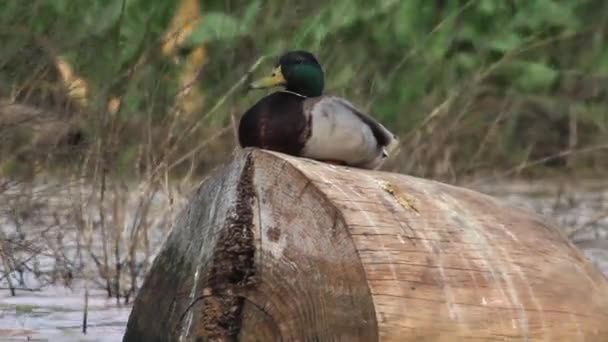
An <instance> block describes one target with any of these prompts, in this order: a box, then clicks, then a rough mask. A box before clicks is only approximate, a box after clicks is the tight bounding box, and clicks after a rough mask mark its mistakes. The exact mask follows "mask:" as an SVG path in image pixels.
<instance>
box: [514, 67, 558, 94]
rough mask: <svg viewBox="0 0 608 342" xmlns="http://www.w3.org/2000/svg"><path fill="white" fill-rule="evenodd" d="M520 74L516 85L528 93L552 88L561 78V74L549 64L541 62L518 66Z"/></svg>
mask: <svg viewBox="0 0 608 342" xmlns="http://www.w3.org/2000/svg"><path fill="white" fill-rule="evenodd" d="M518 66H519V68H518V69H519V70H520V74H519V77H517V79H516V83H517V84H518V85H519V87H520V88H522V89H523V90H526V91H534V90H545V89H547V88H548V87H550V86H551V85H552V84H553V82H555V80H556V79H557V77H558V76H559V72H558V71H557V70H555V69H553V68H551V67H550V66H548V65H547V64H544V63H540V62H525V61H522V62H520V63H519V64H518Z"/></svg>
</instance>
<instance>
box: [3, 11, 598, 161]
mask: <svg viewBox="0 0 608 342" xmlns="http://www.w3.org/2000/svg"><path fill="white" fill-rule="evenodd" d="M176 3H177V2H174V1H148V0H90V1H71V0H52V1H38V2H34V3H30V2H26V1H3V2H0V22H1V26H0V36H2V37H3V51H2V53H1V54H0V82H2V83H6V82H8V83H11V84H13V83H21V82H24V80H25V79H26V78H27V75H25V74H26V73H28V72H30V73H31V71H32V68H29V67H28V68H23V67H21V65H20V63H23V60H22V58H20V57H19V56H20V55H21V54H23V51H24V49H27V48H28V47H27V46H31V42H30V40H32V39H33V37H35V36H36V35H44V36H45V37H47V38H48V39H49V41H51V42H52V43H53V44H55V47H56V49H57V51H61V53H62V54H63V55H65V56H67V57H68V59H69V60H70V61H71V62H72V63H74V66H75V68H76V70H77V71H78V72H79V73H81V74H82V75H84V76H85V77H86V78H87V80H89V81H90V83H91V88H92V89H97V93H96V94H98V95H99V96H101V98H102V99H104V98H105V96H106V95H107V93H108V92H110V93H112V92H118V93H121V94H123V95H124V106H123V109H122V111H121V114H120V115H121V117H122V118H123V119H124V120H142V121H143V120H148V118H150V117H152V119H153V120H154V121H155V122H157V123H158V124H159V125H161V124H162V123H163V122H164V119H165V118H166V116H167V115H168V114H167V113H168V112H169V108H170V106H171V103H172V102H171V99H172V98H173V95H175V94H176V93H177V92H178V91H179V86H178V84H177V76H176V75H177V72H178V70H179V69H178V68H177V67H176V66H175V65H173V64H172V63H171V61H169V60H168V59H164V58H160V57H159V56H158V54H157V52H158V45H159V42H160V40H161V39H162V38H161V37H162V34H163V32H164V30H165V29H166V28H167V25H168V23H169V21H170V20H171V16H172V15H173V10H174V8H175V6H176ZM201 7H202V14H203V20H202V21H201V22H200V24H199V25H198V26H197V27H196V29H195V30H194V32H193V34H192V35H191V36H190V38H189V40H188V42H187V46H186V48H188V47H190V48H191V47H193V46H196V45H199V44H205V45H206V46H207V49H208V51H207V52H208V54H209V59H208V63H207V65H206V66H205V70H204V72H203V74H202V75H203V77H202V78H201V82H200V85H199V86H200V87H201V88H202V89H203V90H204V92H205V93H206V95H207V96H206V97H207V98H209V99H212V100H210V101H209V102H208V107H207V108H208V109H209V108H210V107H212V106H213V105H214V104H215V103H214V102H213V99H218V98H220V97H221V96H222V95H223V94H225V93H226V92H227V91H228V90H229V89H231V87H233V85H234V84H235V82H236V81H237V80H238V79H240V78H241V77H242V76H243V75H244V74H245V73H246V72H247V71H248V69H249V68H250V67H251V65H252V64H253V63H254V62H255V61H256V60H257V59H258V57H260V56H269V57H276V56H277V55H278V54H280V53H281V52H283V51H285V50H288V49H308V50H311V51H313V52H314V53H315V54H317V55H318V56H319V58H320V60H321V62H322V64H323V66H324V67H325V70H326V75H327V77H328V80H327V82H326V84H327V88H328V89H327V90H328V91H330V92H332V93H336V94H338V95H343V96H347V97H349V98H351V99H352V100H353V102H355V103H356V104H358V105H360V106H362V107H364V108H366V109H368V108H369V109H370V111H371V112H372V113H373V115H375V116H376V117H378V118H380V120H381V121H383V122H385V123H386V124H387V125H389V126H391V127H394V128H395V129H396V130H399V131H402V132H408V131H410V130H412V129H414V128H415V127H418V125H419V124H420V123H421V122H423V120H424V119H425V117H427V115H428V114H429V112H431V111H432V110H433V109H434V108H435V107H437V106H438V105H439V104H440V103H442V102H443V101H444V100H445V99H446V98H448V97H449V96H451V95H452V94H455V93H457V94H461V95H462V94H465V95H466V94H469V95H470V96H474V94H475V93H476V89H491V90H492V92H493V93H494V94H497V95H496V96H500V97H504V96H510V97H516V98H517V97H518V96H544V97H549V98H555V99H559V98H563V97H564V96H567V94H563V93H560V89H562V88H563V87H561V83H560V82H562V81H563V80H564V78H565V75H569V74H571V73H583V74H585V75H588V76H590V77H595V76H601V75H602V74H603V73H607V72H608V62H607V61H608V46H607V45H606V34H607V33H608V25H607V23H608V21H607V20H608V10H607V9H608V3H606V2H604V1H600V0H509V1H506V0H505V1H496V0H470V1H464V0H408V1H400V0H378V1H367V0H335V1H332V2H322V1H319V0H314V1H309V2H297V3H289V4H286V3H285V2H282V1H276V0H267V1H261V0H257V1H244V0H230V1H218V0H209V1H201ZM582 18H585V20H582ZM17 28H18V30H17ZM19 30H21V31H19ZM23 31H25V33H24V32H23ZM28 44H29V45H28ZM150 51H152V52H154V53H151V54H150V53H149V52H150ZM146 53H148V54H147V55H146ZM142 55H146V56H147V57H146V58H147V59H146V63H145V65H144V67H143V71H140V72H139V73H138V74H137V77H135V78H133V79H130V80H129V81H128V82H126V81H125V75H127V74H129V70H130V68H132V67H133V65H134V64H135V63H136V61H138V59H139V58H141V56H142ZM273 62H274V60H273V58H268V59H267V60H266V62H265V63H264V64H263V65H262V66H261V68H260V69H258V70H256V72H262V70H261V69H266V68H269V67H270V64H271V63H273ZM9 89H10V87H7V86H6V85H5V84H1V85H0V91H4V92H5V93H3V94H0V96H3V97H4V96H7V95H8V94H7V92H8V90H9ZM234 94H235V95H234V96H231V97H230V99H229V100H228V101H226V102H225V104H224V105H222V106H221V108H220V110H218V111H216V112H215V113H214V115H213V116H214V117H213V118H212V122H213V123H214V124H215V125H218V124H219V125H224V124H226V123H227V122H229V114H230V113H237V114H239V113H241V112H242V111H243V110H244V108H246V107H247V106H249V105H251V104H252V103H253V102H254V101H256V100H257V99H258V98H259V96H261V95H262V94H261V93H259V92H256V93H249V94H247V95H245V94H244V93H243V92H236V93H234ZM572 101H574V102H576V103H575V104H577V103H578V102H577V101H578V100H577V99H572ZM604 102H605V99H604V98H599V99H597V98H596V99H594V103H587V102H584V103H582V104H581V105H582V106H583V107H585V106H589V107H590V106H593V110H592V111H591V112H593V113H602V111H601V110H597V108H598V106H599V107H600V108H605V107H603V104H604ZM100 103H103V102H100ZM598 103H599V104H598ZM585 108H587V107H585ZM498 112H499V110H498V109H497V110H495V111H491V113H489V114H488V113H481V114H473V113H474V111H471V113H469V114H468V115H477V116H475V117H473V118H472V119H471V120H468V121H463V122H469V123H470V125H472V126H471V127H475V129H477V130H478V134H483V133H485V132H484V130H485V129H486V128H485V127H487V126H488V125H489V124H490V123H491V122H492V121H493V120H494V119H495V118H496V115H498ZM604 112H605V111H604ZM486 114H487V115H486ZM205 115H206V112H205V111H203V112H201V113H200V116H201V117H203V116H205ZM598 115H599V116H598ZM581 118H582V119H581V120H588V122H589V123H592V126H594V127H597V128H600V127H601V128H602V129H604V130H605V127H606V126H608V125H607V124H606V117H605V115H603V114H589V115H586V116H585V115H583V116H582V117H581ZM512 120H518V119H517V116H513V118H512ZM446 124H449V123H446ZM511 126H512V127H519V126H518V125H516V124H513V125H511ZM511 126H508V125H507V126H506V128H505V131H509V129H508V127H511ZM464 130H465V131H466V127H465V128H464ZM511 136H513V137H512V138H511ZM475 139H476V140H474V141H477V140H478V138H475ZM496 139H497V140H496V141H495V143H497V144H499V143H500V141H501V140H500V139H517V134H514V135H510V134H505V135H504V136H503V137H502V138H500V137H499V138H496ZM462 145H463V146H465V145H467V144H466V143H463V144H462ZM473 145H474V144H473ZM496 150H497V151H498V150H500V148H497V149H496ZM520 152H521V151H520ZM497 153H498V152H497ZM464 154H465V155H466V153H464ZM499 154H500V153H499ZM513 155H516V153H515V152H514V153H513Z"/></svg>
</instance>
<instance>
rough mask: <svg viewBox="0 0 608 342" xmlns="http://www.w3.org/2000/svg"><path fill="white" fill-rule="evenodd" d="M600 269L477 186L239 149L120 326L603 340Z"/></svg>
mask: <svg viewBox="0 0 608 342" xmlns="http://www.w3.org/2000/svg"><path fill="white" fill-rule="evenodd" d="M606 319H608V285H607V283H606V281H605V279H604V278H603V277H602V275H601V274H600V273H599V272H598V271H597V270H595V269H594V268H593V267H592V266H590V264H589V263H588V262H587V261H586V260H585V258H584V257H583V256H582V254H581V253H580V252H579V251H578V250H576V249H575V248H574V247H573V246H572V244H570V243H569V242H568V240H567V239H566V238H565V237H564V236H563V235H562V234H561V233H560V232H559V231H558V229H557V228H555V227H554V226H552V225H551V224H548V223H545V222H543V220H542V219H541V218H540V217H538V216H536V215H534V214H531V213H528V212H526V211H524V210H521V209H517V208H513V207H510V206H507V205H505V204H504V203H501V202H500V201H498V200H495V199H493V198H491V197H489V196H485V195H482V194H479V193H476V192H473V191H470V190H466V189H461V188H457V187H453V186H449V185H445V184H441V183H437V182H433V181H428V180H423V179H418V178H415V177H409V176H405V175H398V174H391V173H386V172H377V171H367V170H358V169H352V168H347V167H336V166H329V165H326V164H323V163H319V162H315V161H312V160H307V159H303V158H295V157H291V156H286V155H283V154H279V153H274V152H268V151H261V150H256V149H245V150H240V151H237V152H236V153H235V156H234V157H233V158H232V159H231V160H230V161H229V162H227V163H226V164H225V165H224V166H222V167H221V168H220V169H218V170H217V171H216V172H215V174H214V176H212V177H210V178H209V179H208V180H207V181H205V182H204V183H203V184H202V185H201V187H200V188H199V189H197V191H196V192H195V193H194V195H193V197H192V199H191V201H190V203H189V205H188V206H187V207H186V208H185V209H184V211H183V212H182V214H181V215H180V217H179V219H178V222H177V224H176V227H175V229H174V230H173V231H172V232H171V234H170V236H169V237H168V239H167V241H166V243H165V245H164V247H163V249H162V250H161V252H160V253H159V255H158V256H157V257H156V260H155V262H154V264H153V266H152V268H151V270H150V272H149V274H148V276H147V278H146V280H145V282H144V284H143V287H142V289H141V290H140V293H139V294H138V296H137V298H136V301H135V303H134V307H133V311H132V313H131V316H130V318H129V323H128V326H127V332H126V334H125V337H124V341H198V340H203V341H206V340H240V341H280V340H285V341H291V340H302V341H307V340H311V341H313V340H314V341H334V340H343V341H378V340H383V341H408V340H412V341H414V340H424V341H458V340H467V341H468V340H471V339H474V340H496V339H500V340H537V339H539V340H540V339H542V340H550V341H576V340H586V341H600V340H604V339H605V338H606V336H607V334H608V327H606V326H605V324H604V322H605V321H606Z"/></svg>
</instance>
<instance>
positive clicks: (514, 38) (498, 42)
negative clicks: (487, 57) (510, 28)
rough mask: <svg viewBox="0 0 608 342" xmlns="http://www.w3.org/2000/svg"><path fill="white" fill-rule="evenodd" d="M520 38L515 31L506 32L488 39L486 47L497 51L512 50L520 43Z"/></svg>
mask: <svg viewBox="0 0 608 342" xmlns="http://www.w3.org/2000/svg"><path fill="white" fill-rule="evenodd" d="M521 42H522V38H521V37H520V36H519V35H518V34H517V33H515V32H506V33H505V34H502V35H500V36H498V37H496V38H495V39H492V40H490V42H489V43H488V47H489V48H490V49H491V50H494V51H498V52H503V53H505V52H509V51H513V50H515V49H516V48H518V47H519V46H520V45H521Z"/></svg>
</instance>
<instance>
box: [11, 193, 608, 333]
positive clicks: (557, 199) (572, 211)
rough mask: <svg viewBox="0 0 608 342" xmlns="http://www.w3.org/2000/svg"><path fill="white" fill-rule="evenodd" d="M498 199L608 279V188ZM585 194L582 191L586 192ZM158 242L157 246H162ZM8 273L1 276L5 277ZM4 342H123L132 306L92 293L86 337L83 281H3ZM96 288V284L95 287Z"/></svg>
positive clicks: (513, 194) (103, 293) (96, 292)
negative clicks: (552, 224) (548, 224)
mask: <svg viewBox="0 0 608 342" xmlns="http://www.w3.org/2000/svg"><path fill="white" fill-rule="evenodd" d="M473 188H475V189H476V190H480V191H483V192H486V193H489V194H491V195H494V196H496V197H500V198H503V199H505V200H506V201H509V202H511V203H514V204H516V205H519V206H523V207H527V208H530V209H532V210H534V211H537V212H539V213H541V214H543V215H545V216H547V217H548V218H549V219H551V220H554V221H557V224H559V225H560V226H561V227H563V228H564V230H565V231H566V232H567V233H568V234H571V235H572V237H573V239H574V240H575V241H578V242H579V243H580V244H581V246H583V247H585V249H584V252H585V254H586V255H587V256H588V257H589V258H590V259H592V260H593V262H594V263H595V264H596V265H597V266H598V268H600V269H601V270H602V271H603V272H604V273H605V274H606V275H608V248H603V247H604V246H597V245H595V244H593V243H590V241H594V240H597V239H606V238H607V237H608V185H599V186H598V185H597V183H592V185H589V186H584V187H583V186H579V185H577V186H576V187H575V188H576V190H572V189H568V188H564V187H562V186H561V185H560V184H542V185H539V184H538V183H535V184H534V185H532V184H527V183H509V184H500V185H496V184H491V185H487V184H486V185H481V186H474V187H473ZM581 189H582V190H581ZM157 243H158V242H157ZM1 274H3V273H1V272H0V275H1ZM0 287H2V289H0V341H68V342H69V341H121V339H122V335H123V333H124V329H125V326H126V322H127V319H128V315H129V311H130V307H129V306H124V305H117V304H116V301H115V299H108V298H107V296H106V294H105V292H104V291H101V290H94V289H92V290H91V291H90V295H89V300H88V318H87V323H88V324H87V326H88V327H87V334H86V335H85V334H83V333H82V332H81V330H82V322H83V308H84V290H83V282H82V281H76V282H72V284H71V288H67V287H63V286H58V285H55V286H48V287H44V288H43V289H42V290H41V291H37V292H24V291H17V294H16V296H14V297H13V296H11V295H10V292H9V291H8V290H7V289H6V288H7V284H6V281H5V280H4V279H2V280H0ZM90 287H94V285H90Z"/></svg>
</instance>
